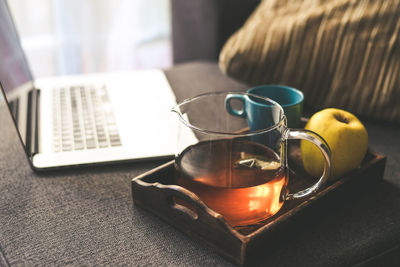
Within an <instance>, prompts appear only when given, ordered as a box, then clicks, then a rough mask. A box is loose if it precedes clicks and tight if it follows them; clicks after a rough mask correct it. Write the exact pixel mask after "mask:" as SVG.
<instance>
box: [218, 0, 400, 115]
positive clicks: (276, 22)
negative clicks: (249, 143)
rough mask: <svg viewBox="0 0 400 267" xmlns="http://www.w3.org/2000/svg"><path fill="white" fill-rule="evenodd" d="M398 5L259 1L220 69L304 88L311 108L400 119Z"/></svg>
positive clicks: (391, 1) (253, 80)
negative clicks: (328, 108) (341, 110)
mask: <svg viewBox="0 0 400 267" xmlns="http://www.w3.org/2000/svg"><path fill="white" fill-rule="evenodd" d="M399 14H400V1H398V0H385V1H375V0H362V1H347V0H346V1H344V0H339V1H337V0H325V1H301V0H263V1H262V2H261V3H260V5H259V6H258V7H257V8H256V10H255V11H254V12H253V13H252V15H251V16H250V17H249V19H248V20H247V21H246V23H245V24H244V25H243V27H242V28H240V29H239V30H238V31H237V32H236V33H234V34H233V35H232V36H231V37H230V38H229V39H228V41H227V42H226V43H225V45H224V47H223V49H222V51H221V53H220V58H219V65H220V68H221V69H222V71H223V72H225V73H226V74H227V75H228V76H230V77H233V78H235V79H237V80H240V81H242V82H246V83H248V84H253V85H259V84H268V83H280V84H286V85H290V86H293V87H296V88H299V89H300V90H302V91H303V92H304V94H305V104H306V105H309V106H311V107H313V108H316V109H320V108H324V107H337V108H343V109H346V110H349V111H351V112H353V113H355V114H359V115H361V116H367V117H369V118H375V119H384V120H390V121H396V122H400V105H399V103H400V49H399V47H400V15H399Z"/></svg>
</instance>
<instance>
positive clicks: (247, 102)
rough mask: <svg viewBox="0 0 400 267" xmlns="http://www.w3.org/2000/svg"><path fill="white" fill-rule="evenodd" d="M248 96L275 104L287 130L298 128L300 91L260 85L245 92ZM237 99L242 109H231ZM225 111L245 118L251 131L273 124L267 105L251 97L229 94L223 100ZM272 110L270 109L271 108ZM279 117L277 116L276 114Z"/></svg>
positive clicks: (284, 87) (301, 105) (281, 86)
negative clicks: (279, 109) (284, 119)
mask: <svg viewBox="0 0 400 267" xmlns="http://www.w3.org/2000/svg"><path fill="white" fill-rule="evenodd" d="M247 93H248V94H250V95H256V96H261V97H266V98H269V99H272V100H273V101H275V102H277V103H278V104H279V105H280V106H281V107H282V108H283V110H284V113H285V116H286V118H287V126H288V127H289V128H296V127H299V123H300V119H301V116H302V113H303V101H304V95H303V93H302V92H301V91H299V90H297V89H295V88H292V87H289V86H284V85H261V86H257V87H254V88H251V89H249V90H247ZM234 99H237V100H239V101H240V102H242V108H241V109H236V108H233V107H232V105H231V102H232V101H233V100H234ZM225 104H226V109H227V111H228V112H229V113H230V114H232V115H235V116H239V117H242V118H247V120H248V124H249V127H250V129H251V130H252V131H254V130H258V129H262V128H265V127H268V126H269V125H273V124H274V121H275V120H274V118H272V117H271V116H274V115H273V113H271V112H269V111H270V110H269V109H268V105H269V104H267V103H261V102H260V101H259V99H256V98H254V99H252V98H251V96H246V95H240V94H237V95H236V94H230V95H229V96H227V98H226V100H225ZM271 109H272V107H271ZM276 116H279V114H276Z"/></svg>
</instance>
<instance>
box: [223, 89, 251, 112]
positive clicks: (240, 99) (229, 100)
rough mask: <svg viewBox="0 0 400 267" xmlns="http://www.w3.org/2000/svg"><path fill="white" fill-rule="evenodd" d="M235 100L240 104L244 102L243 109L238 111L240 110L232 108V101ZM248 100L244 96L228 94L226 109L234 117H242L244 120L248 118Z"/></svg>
mask: <svg viewBox="0 0 400 267" xmlns="http://www.w3.org/2000/svg"><path fill="white" fill-rule="evenodd" d="M233 99H237V100H239V101H240V102H242V104H243V109H241V110H238V109H234V108H232V106H231V101H232V100H233ZM245 102H246V99H245V96H244V95H235V94H228V95H227V96H226V98H225V107H226V110H227V111H228V113H229V114H231V115H234V116H238V117H242V118H247V115H246V112H245V111H244V105H245Z"/></svg>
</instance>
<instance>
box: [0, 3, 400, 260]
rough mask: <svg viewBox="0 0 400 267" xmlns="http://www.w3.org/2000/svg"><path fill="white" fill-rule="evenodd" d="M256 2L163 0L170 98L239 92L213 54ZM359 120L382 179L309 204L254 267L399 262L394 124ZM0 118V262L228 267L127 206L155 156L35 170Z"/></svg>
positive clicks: (398, 132)
mask: <svg viewBox="0 0 400 267" xmlns="http://www.w3.org/2000/svg"><path fill="white" fill-rule="evenodd" d="M257 2H258V1H252V0H245V1H244V0H172V2H171V3H172V12H173V42H174V58H175V62H176V63H177V64H176V65H175V66H173V67H172V68H170V69H168V70H166V71H165V72H166V75H167V78H168V80H169V82H170V84H171V86H172V88H173V89H174V91H175V93H176V95H177V98H178V99H179V100H182V99H184V98H186V97H190V96H193V95H196V94H199V93H201V92H207V91H212V90H221V91H222V90H234V91H242V90H246V89H247V85H245V84H241V83H238V82H236V81H233V80H231V79H229V78H228V77H226V76H224V75H223V74H222V73H221V72H220V71H219V69H218V66H217V63H216V60H217V56H218V52H219V49H220V47H221V46H222V44H223V42H224V40H225V39H226V38H227V37H228V36H229V35H230V34H231V33H232V32H233V31H234V28H235V27H238V26H239V25H240V23H242V22H243V21H244V19H245V18H246V17H247V16H248V14H249V13H250V12H251V10H252V8H254V6H255V5H256V3H257ZM203 27H204V28H203ZM364 123H365V125H366V127H367V130H368V133H369V136H370V146H371V148H373V149H374V150H375V151H377V152H379V153H382V154H385V155H386V156H387V163H386V170H385V174H384V178H383V181H382V182H379V183H375V184H373V185H369V186H364V185H360V187H359V188H358V189H357V190H355V191H354V192H351V193H350V194H346V195H343V197H342V199H340V198H339V201H325V202H324V203H321V204H320V205H316V207H314V208H313V209H312V210H310V212H308V213H306V215H305V216H303V217H302V218H301V220H299V221H298V225H297V226H294V227H293V228H291V229H290V231H289V234H288V235H286V236H285V237H282V240H281V242H277V243H276V245H275V246H274V248H273V249H271V250H267V251H265V253H263V255H262V256H260V257H258V258H257V259H256V263H258V265H260V266H348V265H356V266H361V265H367V266H376V265H378V266H391V265H392V266H399V263H400V260H399V255H400V245H399V244H400V223H399V222H400V205H399V204H400V166H399V165H400V152H399V150H400V143H399V137H400V127H399V126H398V125H391V124H387V123H380V122H376V121H368V120H365V121H364ZM0 125H1V131H2V132H1V138H2V141H1V142H0V266H64V265H68V266H82V265H84V266H104V265H106V266H109V265H111V266H148V265H150V266H231V263H230V262H228V261H226V260H225V259H224V258H222V257H220V256H219V255H217V254H216V253H215V252H213V251H212V250H210V249H209V248H207V247H205V246H203V245H202V244H199V243H197V242H196V241H193V240H192V239H190V238H189V237H187V236H186V235H184V234H182V233H181V232H179V231H178V230H176V229H175V228H173V227H172V226H170V225H168V224H166V223H165V222H163V221H162V220H160V219H158V218H157V217H156V216H154V215H152V214H151V213H149V212H146V211H144V210H142V209H141V208H138V207H136V206H134V205H133V202H132V195H131V188H130V183H131V179H132V178H133V177H135V176H137V175H139V174H142V173H143V172H145V171H148V170H150V169H152V168H154V167H156V166H159V165H160V164H162V163H164V162H163V161H146V162H137V163H129V164H122V165H117V166H116V165H111V166H98V167H92V168H86V169H75V170H64V171H56V172H48V173H35V172H34V171H33V170H32V169H31V168H30V167H29V164H28V162H27V159H26V157H25V154H24V151H23V149H22V146H21V145H20V142H19V140H18V137H17V135H16V131H15V128H14V127H13V124H12V121H11V118H10V117H9V115H8V114H7V111H6V109H5V108H4V106H2V107H1V108H0Z"/></svg>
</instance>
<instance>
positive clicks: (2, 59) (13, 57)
mask: <svg viewBox="0 0 400 267" xmlns="http://www.w3.org/2000/svg"><path fill="white" fill-rule="evenodd" d="M32 80H33V77H32V74H31V72H30V70H29V66H28V63H27V61H26V58H25V54H24V52H23V50H22V47H21V43H20V40H19V37H18V34H17V31H16V28H15V25H14V23H13V19H12V17H11V14H10V11H9V9H8V6H7V3H6V1H5V0H0V81H1V84H2V85H3V89H4V91H5V93H6V97H7V98H8V96H9V95H10V93H11V92H12V91H13V90H15V89H17V88H18V87H20V86H21V85H23V84H25V83H27V82H31V81H32Z"/></svg>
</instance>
